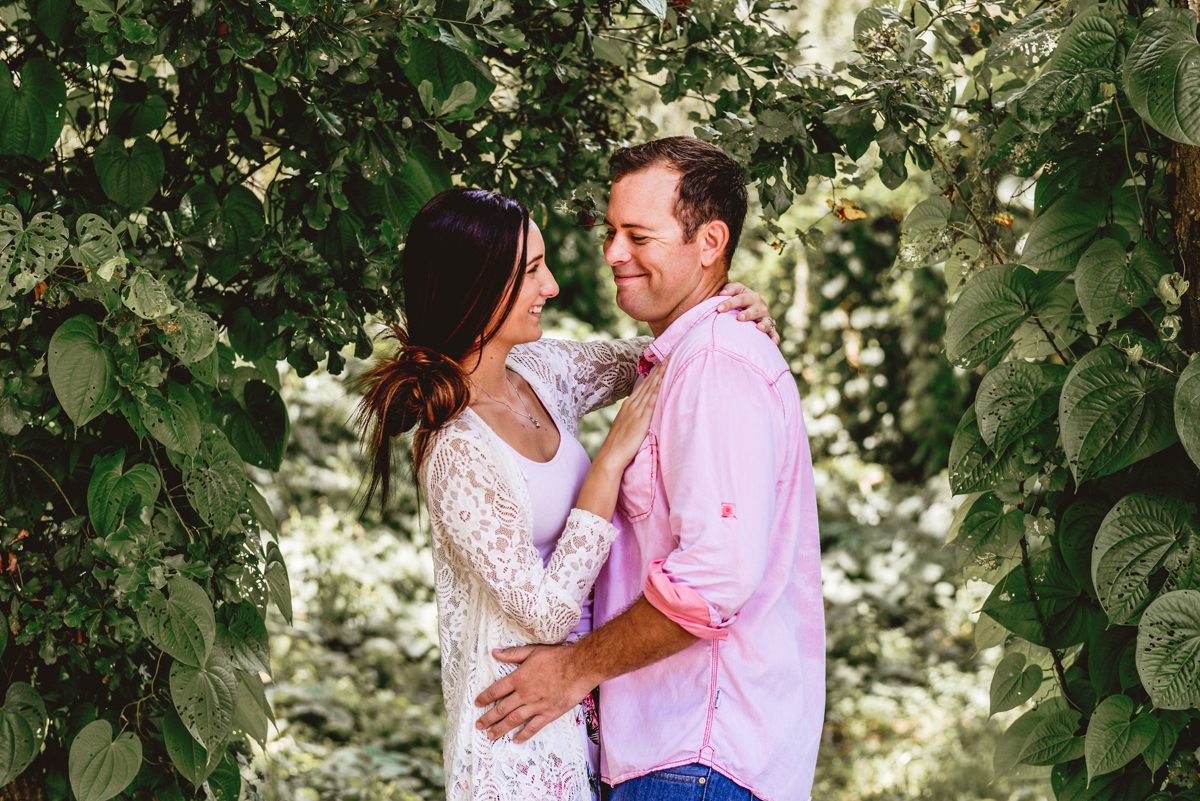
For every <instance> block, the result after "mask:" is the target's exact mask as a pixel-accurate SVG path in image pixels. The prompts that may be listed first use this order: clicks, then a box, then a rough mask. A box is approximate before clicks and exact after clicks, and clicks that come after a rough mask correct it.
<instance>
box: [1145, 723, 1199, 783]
mask: <svg viewBox="0 0 1200 801" xmlns="http://www.w3.org/2000/svg"><path fill="white" fill-rule="evenodd" d="M1191 719H1192V716H1191V715H1189V714H1187V713H1186V712H1179V711H1177V710H1166V711H1163V712H1160V713H1159V716H1158V729H1157V731H1155V732H1154V739H1153V740H1151V741H1150V744H1149V745H1148V746H1146V750H1145V751H1143V752H1142V756H1143V757H1145V759H1146V766H1147V767H1148V768H1150V770H1151V771H1157V770H1158V769H1159V768H1161V767H1162V766H1163V765H1165V764H1166V762H1167V760H1168V759H1170V757H1171V753H1172V752H1173V751H1174V750H1175V744H1176V743H1178V742H1179V732H1181V731H1183V728H1184V726H1186V725H1187V724H1188V723H1189V722H1190V721H1191Z"/></svg>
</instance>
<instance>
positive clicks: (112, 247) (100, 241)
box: [72, 214, 125, 280]
mask: <svg viewBox="0 0 1200 801" xmlns="http://www.w3.org/2000/svg"><path fill="white" fill-rule="evenodd" d="M75 232H76V234H77V235H78V236H79V244H78V245H76V246H75V247H74V248H73V249H72V252H73V253H74V254H75V258H77V259H79V261H80V262H82V263H83V264H85V265H87V266H88V267H90V268H91V269H92V270H95V271H96V277H98V278H101V279H104V280H108V279H109V278H112V275H113V271H114V270H115V269H116V267H117V266H119V264H122V263H123V261H122V260H123V259H124V258H125V251H124V250H123V249H122V248H121V243H120V241H118V239H117V235H116V233H115V232H114V231H113V229H112V226H111V225H109V224H108V220H106V219H104V218H103V217H101V216H100V215H98V214H83V215H80V217H79V220H78V222H76V223H75Z"/></svg>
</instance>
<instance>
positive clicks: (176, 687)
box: [170, 657, 238, 751]
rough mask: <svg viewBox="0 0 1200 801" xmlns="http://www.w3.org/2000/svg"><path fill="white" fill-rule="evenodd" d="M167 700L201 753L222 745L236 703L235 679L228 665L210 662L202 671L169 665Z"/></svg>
mask: <svg viewBox="0 0 1200 801" xmlns="http://www.w3.org/2000/svg"><path fill="white" fill-rule="evenodd" d="M170 685H171V699H172V700H173V701H174V703H175V710H176V711H177V712H178V713H179V718H180V719H181V720H182V721H183V725H184V727H185V728H187V730H188V731H189V732H191V735H192V736H193V737H195V738H196V739H197V740H198V741H199V742H200V744H201V745H202V746H204V748H205V750H207V751H213V750H215V749H216V748H217V746H219V745H221V744H222V743H223V742H225V735H227V734H229V728H230V726H231V725H232V724H233V709H234V705H235V704H236V703H237V691H238V685H237V677H236V676H234V675H233V670H232V669H231V668H230V667H229V665H228V664H226V663H223V662H222V661H221V660H219V659H216V658H215V657H214V658H213V659H210V660H209V661H208V664H206V665H205V666H204V667H202V668H200V667H193V666H192V665H185V664H184V663H183V662H174V663H172V664H171V678H170Z"/></svg>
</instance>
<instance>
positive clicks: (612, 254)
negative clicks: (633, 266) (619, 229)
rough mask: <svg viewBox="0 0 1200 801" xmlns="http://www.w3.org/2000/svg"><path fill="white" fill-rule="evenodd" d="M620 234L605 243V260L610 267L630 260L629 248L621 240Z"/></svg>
mask: <svg viewBox="0 0 1200 801" xmlns="http://www.w3.org/2000/svg"><path fill="white" fill-rule="evenodd" d="M621 239H622V238H621V237H620V236H614V237H612V238H611V239H609V240H607V241H605V243H604V260H605V261H606V262H608V264H609V266H610V267H616V266H617V265H618V264H624V263H625V262H627V261H629V248H628V247H626V246H625V244H624V243H623V242H622V241H621Z"/></svg>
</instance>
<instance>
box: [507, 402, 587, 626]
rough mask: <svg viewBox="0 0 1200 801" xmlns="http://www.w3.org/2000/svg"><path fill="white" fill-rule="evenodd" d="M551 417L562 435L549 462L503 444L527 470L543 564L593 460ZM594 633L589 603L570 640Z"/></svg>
mask: <svg viewBox="0 0 1200 801" xmlns="http://www.w3.org/2000/svg"><path fill="white" fill-rule="evenodd" d="M543 406H545V404H543ZM548 408H549V407H547V409H548ZM550 416H551V417H552V418H553V419H554V424H555V425H556V426H558V433H559V441H558V451H557V452H556V453H555V454H554V457H553V458H552V459H550V461H548V462H535V461H534V460H532V459H528V458H526V457H524V456H522V455H521V454H520V453H519V452H518V451H517V449H516V448H514V447H512V446H511V445H508V443H507V442H506V443H504V444H505V445H508V448H509V450H511V451H512V452H513V454H514V455H515V456H516V457H517V461H518V462H519V463H520V465H521V469H522V470H524V471H525V476H526V482H525V484H526V486H527V487H528V489H529V500H530V503H531V504H532V506H533V508H532V509H531V513H532V515H533V544H534V546H536V547H537V549H538V553H540V554H541V555H542V564H543V565H548V564H549V563H550V557H551V556H552V555H553V554H554V548H555V546H557V545H558V538H559V537H560V536H561V535H562V533H563V529H564V528H566V525H567V517H568V515H570V514H571V510H572V509H573V508H574V507H575V501H576V499H577V498H578V497H579V489H580V487H582V486H583V480H584V479H585V478H587V473H588V468H590V467H591V466H592V460H591V459H590V458H588V455H587V451H585V450H584V449H583V445H581V444H579V440H577V439H575V438H574V437H571V436H568V435H567V434H566V433H564V428H563V426H562V425H561V424H560V423H559V421H558V418H557V417H555V416H554V413H553V412H551V414H550ZM591 630H592V604H591V601H590V600H589V601H588V602H587V603H585V604H584V608H583V618H582V619H581V620H580V621H579V625H578V626H576V627H575V630H574V631H572V632H571V638H572V639H573V638H574V637H575V636H578V635H583V634H587V633H588V632H589V631H591Z"/></svg>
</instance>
